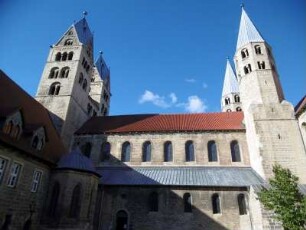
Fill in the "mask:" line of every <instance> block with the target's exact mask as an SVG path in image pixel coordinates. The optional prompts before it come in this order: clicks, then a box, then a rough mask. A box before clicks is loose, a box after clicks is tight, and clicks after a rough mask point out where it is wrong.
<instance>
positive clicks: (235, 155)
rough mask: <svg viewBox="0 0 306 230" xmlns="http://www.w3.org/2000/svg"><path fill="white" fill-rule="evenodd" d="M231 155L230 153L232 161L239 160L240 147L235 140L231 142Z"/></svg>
mask: <svg viewBox="0 0 306 230" xmlns="http://www.w3.org/2000/svg"><path fill="white" fill-rule="evenodd" d="M231 155H232V161H233V162H240V161H241V156H240V148H239V144H238V142H237V141H232V142H231Z"/></svg>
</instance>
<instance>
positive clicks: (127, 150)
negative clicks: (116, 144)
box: [121, 141, 131, 162]
mask: <svg viewBox="0 0 306 230" xmlns="http://www.w3.org/2000/svg"><path fill="white" fill-rule="evenodd" d="M130 160H131V144H130V142H128V141H126V142H124V143H123V144H122V150H121V161H122V162H130Z"/></svg>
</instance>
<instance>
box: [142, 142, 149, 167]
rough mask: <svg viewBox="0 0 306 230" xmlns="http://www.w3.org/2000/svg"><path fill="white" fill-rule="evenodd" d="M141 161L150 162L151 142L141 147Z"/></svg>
mask: <svg viewBox="0 0 306 230" xmlns="http://www.w3.org/2000/svg"><path fill="white" fill-rule="evenodd" d="M142 161H143V162H149V161H151V142H150V141H146V142H145V143H144V144H143V145H142Z"/></svg>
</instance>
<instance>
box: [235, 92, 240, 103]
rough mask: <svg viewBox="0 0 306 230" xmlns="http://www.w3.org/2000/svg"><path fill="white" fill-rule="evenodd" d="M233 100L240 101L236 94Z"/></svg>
mask: <svg viewBox="0 0 306 230" xmlns="http://www.w3.org/2000/svg"><path fill="white" fill-rule="evenodd" d="M234 100H235V102H240V97H239V96H238V95H237V94H236V95H235V96H234Z"/></svg>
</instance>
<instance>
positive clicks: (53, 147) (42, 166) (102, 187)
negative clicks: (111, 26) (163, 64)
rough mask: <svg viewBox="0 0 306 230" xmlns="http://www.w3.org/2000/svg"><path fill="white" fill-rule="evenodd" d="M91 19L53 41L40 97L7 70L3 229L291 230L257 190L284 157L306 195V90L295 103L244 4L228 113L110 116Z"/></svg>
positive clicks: (2, 106)
mask: <svg viewBox="0 0 306 230" xmlns="http://www.w3.org/2000/svg"><path fill="white" fill-rule="evenodd" d="M93 44H94V37H93V33H92V32H91V30H90V28H89V25H88V23H87V20H86V18H85V16H84V18H82V19H80V20H79V21H77V22H75V23H73V25H71V26H70V27H69V28H68V29H67V31H66V32H65V33H64V34H63V35H62V36H61V38H60V39H59V40H58V41H57V42H56V43H55V44H54V45H53V46H51V47H50V51H49V55H48V57H47V61H46V64H45V67H44V70H43V73H42V76H41V80H40V83H39V86H38V89H37V93H36V96H35V98H32V97H31V96H30V95H28V94H27V93H26V92H25V91H24V90H23V89H21V88H20V87H19V86H18V85H16V83H14V82H13V81H12V80H11V79H10V78H9V77H8V76H7V75H6V74H5V73H4V72H2V71H0V88H1V90H0V204H1V205H0V229H3V230H6V229H16V230H17V229H37V230H38V229H41V230H52V229H53V230H59V229H71V230H72V229H75V230H81V229H88V230H89V229H90V230H164V229H169V230H177V229H180V230H204V229H206V230H268V229H280V230H281V229H283V228H282V226H281V224H280V223H278V222H276V221H275V220H274V219H273V218H272V216H273V213H272V212H270V211H267V210H265V209H264V208H263V206H262V205H261V203H260V202H259V200H258V198H257V193H258V192H259V191H260V190H261V189H262V188H264V187H265V186H267V183H268V179H269V178H271V177H273V173H272V167H273V165H275V164H280V165H281V166H283V167H285V168H288V169H290V170H291V171H292V172H293V173H294V174H295V175H297V176H298V177H299V188H300V190H301V192H302V193H304V194H306V148H305V144H306V98H305V97H304V98H302V99H301V101H300V102H299V103H298V104H297V105H296V107H295V108H294V107H293V105H292V104H291V103H290V102H288V101H286V100H285V97H284V93H283V90H282V86H281V82H280V80H279V75H278V71H277V66H276V63H275V59H274V57H273V52H272V47H271V46H270V44H268V43H267V42H266V41H265V39H264V37H263V36H262V35H261V34H260V32H259V31H258V29H257V28H256V27H255V25H254V23H253V22H252V21H251V19H250V18H249V16H248V15H247V13H246V11H245V9H244V8H242V13H241V19H240V26H239V33H238V38H237V46H236V52H235V54H234V67H232V65H231V61H230V60H229V59H228V60H227V61H226V66H225V74H224V84H223V91H222V94H221V95H220V96H221V111H220V112H215V113H197V114H136V115H129V114H126V115H117V116H110V115H109V111H110V99H111V87H110V81H111V76H110V69H109V67H108V66H107V64H106V62H105V60H104V58H103V56H102V53H100V54H99V55H98V57H97V58H94V50H93V47H94V45H93Z"/></svg>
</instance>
